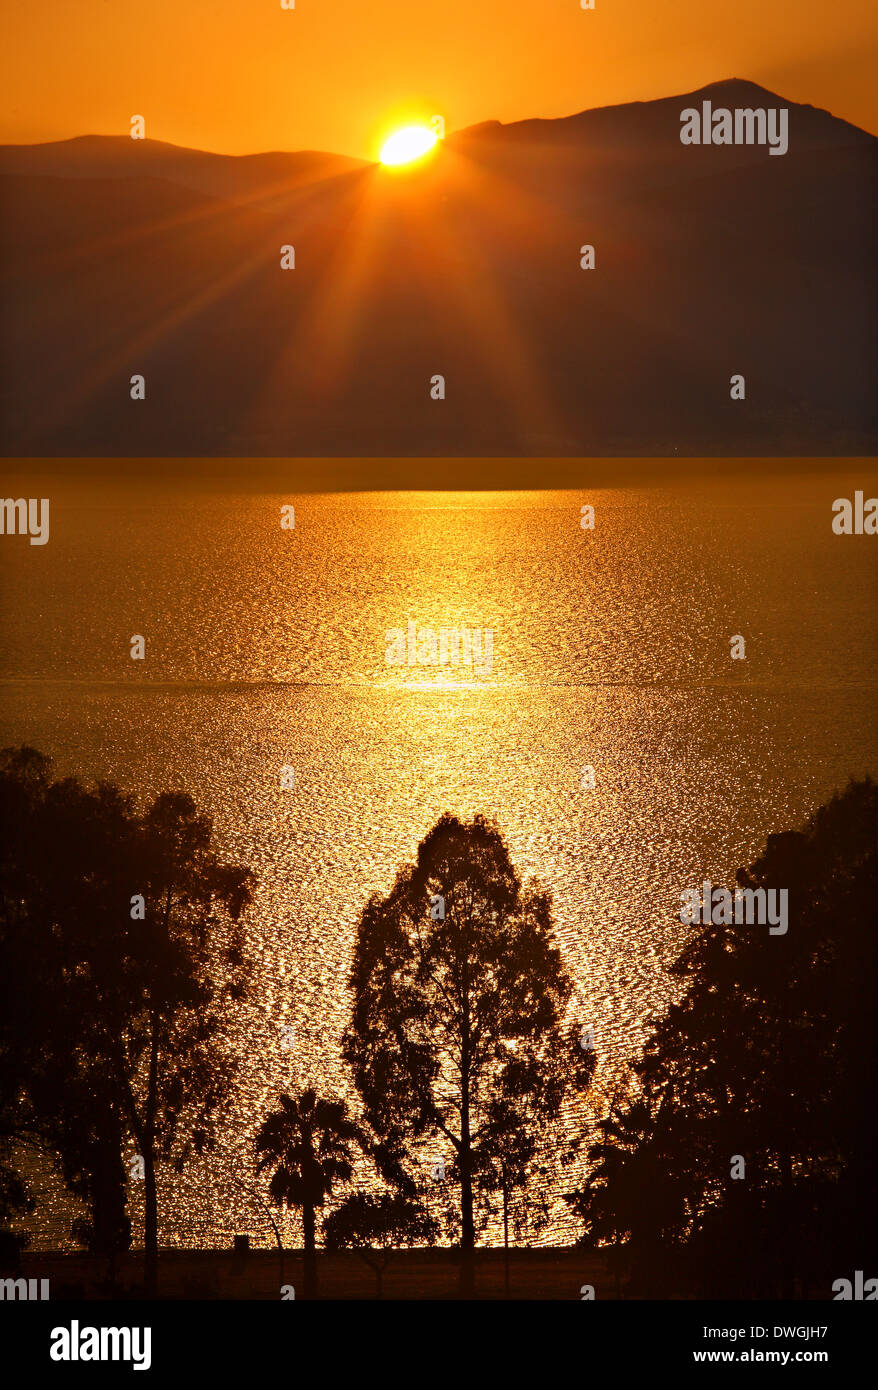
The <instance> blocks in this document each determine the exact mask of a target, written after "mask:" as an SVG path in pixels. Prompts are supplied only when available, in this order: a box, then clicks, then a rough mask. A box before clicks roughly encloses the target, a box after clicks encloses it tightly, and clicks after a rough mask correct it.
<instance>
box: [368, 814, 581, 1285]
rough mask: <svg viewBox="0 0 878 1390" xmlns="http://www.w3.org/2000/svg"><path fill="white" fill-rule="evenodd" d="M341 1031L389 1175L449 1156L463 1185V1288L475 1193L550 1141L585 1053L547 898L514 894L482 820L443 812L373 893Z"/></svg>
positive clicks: (517, 890)
mask: <svg viewBox="0 0 878 1390" xmlns="http://www.w3.org/2000/svg"><path fill="white" fill-rule="evenodd" d="M351 986H352V988H353V993H354V1005H353V1013H352V1018H351V1023H350V1026H349V1028H348V1030H347V1032H346V1034H345V1039H344V1052H345V1057H346V1059H347V1060H348V1062H349V1063H350V1064H351V1066H352V1068H353V1072H354V1077H355V1081H356V1085H357V1088H358V1090H359V1092H360V1095H361V1097H362V1101H363V1111H364V1120H365V1123H366V1124H367V1126H368V1128H369V1130H370V1132H371V1133H372V1134H373V1135H375V1136H377V1144H376V1146H375V1148H374V1149H373V1156H374V1158H375V1161H376V1164H377V1165H378V1167H379V1171H381V1173H382V1176H384V1177H385V1179H387V1180H388V1181H389V1182H391V1184H393V1185H395V1186H396V1187H397V1188H398V1189H399V1190H401V1191H405V1190H408V1191H409V1192H411V1191H413V1190H415V1189H416V1188H417V1186H418V1184H417V1181H416V1179H415V1178H414V1177H413V1176H412V1173H413V1169H416V1170H418V1169H419V1170H420V1172H421V1173H422V1174H423V1171H424V1167H425V1165H431V1164H433V1163H434V1162H439V1161H442V1162H444V1159H445V1157H446V1156H447V1158H448V1169H447V1174H446V1176H447V1178H448V1180H449V1181H453V1182H455V1183H456V1184H457V1185H458V1187H459V1192H460V1205H459V1216H458V1221H457V1223H456V1225H457V1231H458V1234H459V1239H460V1248H461V1280H460V1284H461V1293H462V1295H463V1296H464V1297H466V1296H468V1295H469V1294H470V1293H471V1292H472V1289H473V1261H474V1249H475V1238H476V1221H475V1202H476V1199H477V1197H478V1194H479V1189H480V1185H482V1186H484V1188H485V1190H486V1191H487V1190H490V1189H492V1188H494V1187H495V1186H496V1164H497V1160H498V1158H499V1157H500V1156H502V1155H503V1154H504V1153H506V1154H508V1155H509V1163H510V1170H511V1169H512V1168H515V1169H518V1170H520V1169H521V1168H522V1167H524V1166H526V1165H527V1164H528V1163H529V1162H530V1161H531V1160H532V1159H533V1158H534V1156H535V1155H536V1154H537V1152H538V1151H539V1147H540V1143H541V1141H544V1140H545V1139H546V1137H547V1135H550V1136H551V1137H552V1138H553V1139H554V1138H555V1137H556V1135H555V1130H556V1127H557V1126H558V1122H559V1119H560V1116H561V1110H562V1104H563V1102H564V1099H565V1096H566V1095H567V1094H568V1093H569V1091H570V1090H571V1088H583V1087H585V1086H587V1085H588V1082H589V1079H590V1076H591V1073H592V1070H593V1065H594V1059H593V1054H592V1053H584V1052H583V1050H582V1049H581V1048H580V1047H579V1043H578V1036H577V1035H576V1030H575V1028H574V1027H571V1028H570V1030H569V1031H568V1032H567V1033H566V1034H565V1032H564V1013H565V1009H566V1007H567V1004H568V1001H569V998H570V994H571V985H570V981H569V980H568V977H567V975H566V973H565V971H564V968H563V965H562V960H561V953H560V951H559V949H558V947H557V946H556V944H555V942H554V940H553V934H552V917H551V905H550V900H549V897H548V895H547V894H546V893H544V892H542V891H541V890H540V888H539V887H538V886H537V885H531V886H529V887H527V888H522V885H521V882H520V880H519V878H518V876H517V874H516V873H515V870H514V868H513V866H512V862H511V860H510V857H509V852H508V850H507V848H506V845H505V844H504V841H503V839H502V836H501V835H500V832H499V831H498V830H497V828H496V827H495V826H493V825H492V824H490V823H489V822H488V821H487V820H485V819H484V818H483V817H482V816H476V817H475V819H474V820H473V821H472V822H470V823H468V824H467V823H464V822H462V821H460V820H458V819H457V818H456V817H454V816H451V815H444V816H443V817H442V818H441V819H440V820H439V821H438V823H437V824H436V825H435V826H434V828H433V829H432V830H431V831H430V833H429V834H428V835H427V836H426V838H425V839H424V840H423V841H422V843H421V844H420V846H419V847H418V854H417V861H416V863H415V864H413V865H410V866H407V867H405V868H404V869H402V870H401V871H400V873H399V874H398V876H397V879H396V882H395V883H394V885H393V887H392V889H391V891H390V893H389V894H388V895H387V897H385V898H381V897H379V896H377V895H373V897H372V898H371V899H370V901H369V903H368V904H367V906H366V908H365V910H364V912H363V915H362V918H361V921H360V926H359V934H358V940H357V947H356V952H355V957H354V962H353V967H352V970H351Z"/></svg>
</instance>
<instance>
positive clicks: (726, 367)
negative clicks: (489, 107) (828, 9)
mask: <svg viewBox="0 0 878 1390" xmlns="http://www.w3.org/2000/svg"><path fill="white" fill-rule="evenodd" d="M703 102H710V103H711V104H712V107H713V108H714V109H716V108H728V109H730V110H734V109H738V108H747V109H758V108H768V107H772V106H775V107H776V106H784V107H786V108H787V109H788V110H789V150H788V152H787V153H786V154H784V155H783V156H782V157H772V156H771V155H770V154H769V150H768V148H767V147H766V146H765V145H758V144H754V145H697V146H695V145H686V144H683V143H681V140H680V129H681V119H680V117H681V112H682V111H683V110H685V109H686V108H688V107H695V108H700V107H701V104H702V103H703ZM876 175H878V140H876V139H875V138H874V137H873V136H872V135H870V134H868V133H866V132H864V131H862V130H859V129H857V128H856V127H854V126H851V125H849V124H847V123H846V122H844V121H842V120H839V119H838V118H836V117H834V116H832V115H830V114H829V113H828V112H825V111H821V110H819V109H816V108H814V107H811V106H804V105H797V104H794V103H791V102H788V101H785V99H784V98H783V97H780V96H777V95H776V94H773V93H771V92H768V91H766V90H765V89H763V88H761V87H758V86H756V85H755V84H753V83H749V82H744V81H739V80H737V79H734V80H731V81H728V82H719V83H714V84H712V85H710V86H709V87H706V88H704V89H702V90H700V91H698V92H693V93H689V94H685V95H682V96H674V97H669V98H665V99H662V100H659V101H650V102H636V103H630V104H626V105H622V106H614V107H605V108H601V109H597V110H590V111H583V112H582V113H581V114H578V115H574V116H569V117H565V118H562V119H558V120H526V121H521V122H517V123H513V124H506V125H501V124H500V123H498V122H487V123H485V124H482V125H479V126H474V127H471V128H469V129H467V130H462V131H459V132H457V133H454V134H451V135H449V137H448V138H447V140H445V141H444V142H443V143H442V145H441V146H440V148H439V151H438V153H437V154H436V155H434V156H431V157H429V158H428V159H426V160H425V161H423V162H422V163H420V164H418V165H416V166H411V167H410V168H407V169H403V170H388V169H385V168H384V167H383V166H381V165H376V164H370V163H366V162H363V161H359V160H353V159H347V158H344V157H342V156H340V155H333V154H322V153H319V152H313V151H306V152H299V153H288V154H285V153H279V152H275V153H267V154H259V155H247V156H226V155H218V154H209V153H205V152H203V151H197V150H187V149H181V148H179V147H177V146H174V145H168V144H164V143H162V142H159V141H152V140H131V139H130V138H129V137H128V136H119V137H107V136H85V137H81V138H78V139H74V140H67V141H61V142H57V143H51V144H42V145H28V146H5V147H0V200H2V201H0V224H2V225H0V262H2V267H0V450H2V452H3V453H4V454H6V455H24V456H31V455H36V456H49V455H66V456H95V457H99V456H113V457H115V456H169V457H177V456H184V455H190V456H192V455H199V456H201V455H203V456H211V455H228V456H236V457H237V456H249V455H253V456H260V457H281V456H283V457H288V456H298V457H304V456H318V455H323V456H332V457H360V458H364V457H407V456H412V457H417V456H419V455H426V456H435V457H442V456H448V457H451V456H454V457H478V456H496V457H507V456H510V457H511V456H516V457H534V458H539V457H579V456H598V455H606V456H614V455H636V456H640V455H642V456H667V455H677V456H691V457H694V456H703V455H713V456H732V455H734V456H741V455H752V456H762V455H771V454H777V455H787V456H796V455H820V456H829V455H854V454H874V453H878V449H876V447H875V445H876V442H878V439H876V436H878V413H876V408H875V399H876V392H875V382H876V368H878V352H876V334H875V314H874V308H875V303H876V290H878V283H876V279H878V275H876V264H875V253H874V248H875V244H876V209H878V197H876V194H878V180H876ZM586 246H591V247H593V248H594V257H593V259H594V268H593V269H583V268H582V260H583V259H584V253H583V251H582V248H583V247H586ZM283 247H293V248H294V255H293V256H292V257H291V256H290V255H289V253H288V252H287V253H284V252H283V251H282V248H283ZM284 255H286V260H287V263H288V264H291V263H292V261H293V260H294V267H295V268H294V269H293V268H291V269H282V268H281V261H282V257H283V256H284ZM134 376H142V377H143V378H144V382H145V388H144V389H145V398H144V399H143V400H132V399H131V394H130V392H131V386H130V383H131V379H132V377H134ZM739 376H740V377H743V379H744V387H743V399H733V398H732V396H733V392H732V389H731V381H732V378H733V377H739ZM437 377H442V378H444V399H442V398H439V399H436V398H435V397H436V396H437V395H441V393H440V392H439V388H438V386H437V384H436V378H437ZM738 394H739V395H740V394H741V391H740V388H738Z"/></svg>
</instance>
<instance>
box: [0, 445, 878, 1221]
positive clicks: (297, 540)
mask: <svg viewBox="0 0 878 1390" xmlns="http://www.w3.org/2000/svg"><path fill="white" fill-rule="evenodd" d="M710 466H711V465H706V468H709V467H710ZM870 482H871V493H872V494H874V493H875V492H876V491H878V489H876V487H875V478H874V476H873V477H872V478H871V480H870V478H869V477H868V476H864V475H863V474H862V473H859V474H855V475H853V476H850V477H844V476H842V475H840V474H839V473H835V474H829V473H825V474H819V473H804V472H803V474H802V475H801V476H799V477H792V478H791V477H786V478H783V479H779V478H771V477H761V478H759V477H755V476H744V477H738V478H735V479H726V480H724V481H722V482H707V483H702V484H698V485H694V484H683V483H680V484H674V485H672V486H667V487H659V486H656V487H653V488H643V487H638V488H615V489H603V490H597V491H593V492H590V493H579V492H576V493H572V492H563V493H562V492H552V493H549V492H545V493H494V494H482V493H467V494H463V493H454V494H439V493H425V494H416V493H397V494H357V495H344V496H342V495H334V496H328V495H327V496H300V497H292V496H287V495H266V494H260V495H255V494H254V495H249V494H244V493H235V492H233V491H230V490H229V489H228V488H225V489H221V490H220V489H218V490H216V491H211V490H210V489H209V488H208V487H206V486H205V485H203V484H199V485H197V486H195V485H192V486H186V485H184V484H179V485H176V486H173V487H168V486H166V485H165V484H162V487H161V489H156V488H152V489H151V488H149V487H148V486H147V485H145V484H137V483H130V482H129V483H125V484H122V483H120V484H118V485H113V484H109V483H107V482H106V481H102V482H100V483H98V482H93V483H81V484H78V485H76V486H75V487H73V486H71V485H70V484H69V483H65V484H63V485H62V484H59V483H58V482H57V481H56V482H54V483H53V484H52V486H51V487H50V488H49V489H48V495H49V496H50V497H51V505H52V512H51V524H52V532H51V540H50V543H49V544H48V545H47V546H45V547H42V548H41V547H31V546H28V545H27V543H26V542H25V541H24V540H23V539H21V538H12V537H4V538H3V539H2V540H0V576H2V589H0V594H2V598H0V604H2V608H0V639H2V642H0V645H2V655H0V741H2V743H3V744H10V743H19V742H23V741H28V742H30V743H33V744H35V745H36V746H37V747H39V748H40V749H42V750H43V751H45V752H48V753H51V754H52V755H53V756H54V757H55V758H56V759H57V763H58V770H59V772H63V773H68V772H76V773H79V774H81V775H82V776H84V777H86V778H89V779H90V778H92V777H106V778H110V779H113V780H116V781H118V782H119V783H120V784H121V785H122V786H124V787H126V788H129V789H133V790H137V791H138V792H139V793H140V794H142V795H143V796H144V797H146V796H149V795H151V794H153V793H155V792H156V791H158V790H160V789H162V788H166V787H172V786H183V787H185V788H187V789H188V790H190V791H191V792H192V793H193V795H194V796H195V798H196V800H197V801H198V802H199V804H200V805H201V806H203V807H204V808H205V809H207V810H208V811H209V812H210V813H211V814H212V815H213V816H214V819H215V827H216V833H217V836H218V839H219V841H220V844H221V846H222V848H223V849H224V851H225V852H226V853H227V854H228V855H229V856H230V857H233V858H235V859H237V860H239V861H242V862H246V863H248V864H250V865H252V866H253V868H254V870H255V871H256V873H257V875H258V880H259V887H258V892H257V896H256V900H255V903H254V906H253V908H252V909H251V912H250V917H249V923H250V926H249V938H250V946H251V950H252V952H253V953H254V956H255V958H256V960H257V972H256V973H257V985H256V989H255V992H254V997H253V1000H252V1002H251V1003H250V1004H248V1005H247V1006H246V1008H244V1009H242V1011H241V1012H240V1014H239V1015H238V1016H237V1017H236V1019H235V1020H234V1021H233V1022H232V1026H233V1029H234V1034H235V1038H236V1041H237V1043H238V1044H239V1047H240V1055H241V1074H240V1092H239V1095H238V1097H237V1099H236V1103H235V1107H234V1112H233V1116H232V1119H231V1121H230V1123H229V1128H228V1135H227V1140H226V1142H225V1144H224V1146H223V1150H222V1152H221V1153H219V1154H216V1155H214V1156H213V1157H212V1158H211V1159H210V1160H209V1161H208V1162H206V1163H204V1164H202V1165H200V1166H198V1167H193V1168H191V1169H190V1170H189V1171H188V1172H187V1174H186V1175H185V1176H184V1178H183V1179H173V1180H169V1181H167V1182H166V1183H165V1184H164V1199H163V1202H162V1208H161V1213H160V1219H161V1230H160V1238H161V1240H162V1241H163V1242H164V1243H167V1244H180V1245H190V1244H197V1243H201V1244H206V1245H209V1244H223V1245H224V1244H227V1243H228V1242H229V1241H230V1239H231V1235H232V1233H233V1232H234V1231H238V1230H249V1231H250V1232H251V1233H252V1236H253V1239H254V1240H255V1241H256V1242H257V1243H268V1242H269V1241H270V1231H269V1228H268V1224H267V1220H266V1217H265V1214H264V1212H262V1211H261V1209H260V1207H259V1205H258V1203H256V1202H255V1201H254V1200H253V1199H252V1198H250V1197H249V1196H248V1195H247V1194H246V1193H244V1192H243V1191H241V1190H240V1189H239V1188H238V1187H236V1185H235V1183H234V1180H233V1179H234V1176H235V1175H237V1176H238V1177H242V1176H243V1178H244V1180H245V1181H247V1182H249V1181H252V1159H251V1155H250V1145H251V1143H252V1135H253V1131H254V1128H255V1126H256V1124H257V1123H258V1122H259V1120H260V1119H261V1117H262V1116H263V1115H264V1113H265V1111H266V1109H267V1108H268V1107H269V1106H270V1105H271V1103H272V1102H273V1100H274V1098H275V1097H276V1094H277V1092H278V1090H279V1089H281V1088H288V1087H291V1086H297V1085H301V1084H304V1083H306V1082H312V1083H314V1084H316V1085H317V1086H318V1087H319V1089H321V1090H322V1091H323V1092H324V1093H333V1092H334V1093H339V1094H346V1095H350V1094H351V1087H350V1082H349V1079H348V1077H347V1075H346V1073H345V1069H344V1067H343V1064H342V1063H341V1061H340V1058H339V1040H340V1037H341V1034H342V1031H343V1029H344V1027H345V1024H346V1021H347V1015H348V1010H349V998H348V993H347V988H346V978H347V972H348V967H349V962H350V958H351V951H352V946H353V942H354V936H355V931H356V925H357V920H358V915H359V912H360V910H361V908H362V906H363V904H364V903H365V901H366V899H367V897H368V896H369V894H370V892H372V891H373V890H375V889H377V890H379V891H381V890H386V889H387V888H388V887H389V886H390V884H391V882H392V880H393V877H394V874H395V871H396V869H397V867H398V866H399V865H401V864H402V863H404V862H405V861H406V860H408V859H410V858H411V857H412V856H413V854H414V852H415V849H416V846H417V844H418V841H419V840H420V839H421V838H422V837H423V835H424V834H425V832H426V831H427V830H428V829H429V828H430V826H431V825H432V824H433V823H434V821H435V820H436V818H437V817H438V816H439V815H440V814H441V813H442V812H443V811H445V810H450V811H454V812H456V813H458V814H459V815H462V816H470V815H472V814H473V813H475V812H477V811H481V812H484V813H486V814H488V815H489V816H492V817H494V818H495V819H496V821H497V823H498V824H499V826H500V828H501V830H502V832H503V834H504V836H505V837H506V839H507V842H508V844H509V846H510V848H511V852H512V855H513V859H514V862H515V864H516V866H517V868H518V870H519V871H520V873H521V874H522V875H523V876H525V877H526V876H528V875H530V874H536V875H537V876H539V878H540V879H541V880H542V881H543V883H544V884H545V885H546V886H547V887H549V888H550V889H551V891H552V893H553V895H554V904H555V920H556V925H557V931H558V935H559V938H560V940H561V943H562V945H563V951H564V956H565V960H566V964H567V968H568V970H569V971H570V973H571V975H572V976H573V978H574V980H575V983H576V999H575V1003H574V1006H573V1008H574V1012H575V1015H576V1017H577V1019H578V1020H582V1021H583V1022H587V1023H590V1024H591V1025H592V1026H593V1028H594V1032H595V1039H596V1046H597V1050H598V1054H599V1057H600V1059H601V1073H600V1076H599V1080H601V1084H604V1081H605V1079H606V1077H607V1076H608V1075H609V1074H610V1073H611V1072H612V1071H613V1069H614V1066H615V1064H616V1063H617V1062H618V1061H619V1060H620V1059H622V1058H624V1057H626V1056H630V1055H633V1054H634V1053H635V1052H636V1049H637V1046H638V1044H639V1042H640V1041H641V1040H642V1038H643V1035H644V1032H645V1030H646V1027H647V1022H648V1019H649V1017H650V1015H651V1014H653V1013H654V1012H655V1011H657V1010H660V1009H661V1008H662V1007H663V1005H664V1004H665V1003H666V1002H667V1000H668V999H669V998H670V997H671V984H670V981H669V980H668V978H667V977H666V975H665V973H664V971H665V966H666V965H667V964H668V963H669V962H670V961H671V960H672V959H673V957H674V955H675V954H676V952H677V950H678V948H679V946H680V944H681V940H682V933H683V931H684V929H683V928H681V927H680V925H679V922H678V921H677V912H678V910H679V893H680V889H681V887H683V886H686V885H689V884H696V883H699V882H700V881H701V879H702V878H703V877H711V878H713V879H714V880H715V881H722V880H723V878H724V877H726V878H728V877H729V876H730V875H731V874H733V872H734V870H735V869H736V868H737V867H738V866H739V865H740V864H744V863H746V862H748V861H749V860H751V859H752V858H753V857H754V855H755V853H756V851H757V850H758V849H759V847H760V845H761V844H762V843H763V841H764V838H765V835H766V834H767V833H768V832H770V831H773V830H777V829H783V828H786V827H789V826H792V825H795V824H797V823H799V822H800V821H801V820H802V819H803V817H804V816H806V815H807V814H808V813H809V812H810V810H812V809H813V808H815V807H816V806H817V805H818V804H819V803H820V802H821V801H822V800H824V799H825V798H826V796H827V795H828V794H829V793H831V792H832V791H833V790H834V789H835V788H838V787H841V786H842V785H843V784H844V783H845V782H846V780H847V778H848V777H849V776H851V775H862V774H863V773H865V772H867V771H871V772H873V773H875V772H876V771H878V720H876V716H875V686H876V666H875V658H876V653H878V605H876V602H875V600H876V580H878V564H876V556H878V538H874V537H865V536H864V537H857V536H854V537H839V536H835V535H833V533H832V531H831V527H830V522H831V504H832V501H833V499H834V498H836V497H839V496H852V495H853V490H854V488H856V487H861V488H863V487H865V488H866V490H867V495H871V494H870V493H869V487H870ZM6 491H7V492H8V491H9V488H8V485H7V487H6ZM19 491H24V492H26V493H28V494H32V493H33V491H34V489H33V488H28V486H27V484H22V486H21V487H20V488H19ZM40 495H47V492H46V489H42V490H41V492H40ZM289 502H292V503H294V504H295V508H296V523H295V529H294V530H293V531H285V530H282V529H281V527H280V508H281V505H282V504H284V503H289ZM584 502H589V503H591V504H593V505H594V506H595V509H596V526H595V529H594V531H584V530H582V529H581V527H580V506H581V504H582V503H584ZM409 620H414V621H416V622H417V623H418V624H419V625H421V626H424V627H430V628H433V629H439V628H441V627H450V626H455V625H456V626H467V627H469V628H484V629H487V628H490V629H492V631H493V634H494V656H493V668H492V670H491V672H490V674H487V675H484V676H479V675H478V674H477V673H474V672H473V671H471V670H469V671H468V670H465V669H464V668H457V669H454V668H450V667H449V668H444V669H441V670H436V669H434V668H427V667H417V666H416V667H409V666H403V667H394V666H388V664H387V662H386V659H385V652H386V645H387V644H386V636H385V634H386V632H387V630H388V629H391V628H405V627H406V625H407V623H408V622H409ZM134 633H140V634H143V635H144V636H145V638H146V644H147V645H146V656H147V659H146V661H145V662H132V661H131V660H130V658H129V655H128V652H129V638H130V637H131V635H132V634H134ZM738 633H740V634H742V635H743V636H744V637H745V638H746V641H747V657H746V660H744V661H732V660H731V659H730V637H731V636H732V635H733V634H738ZM284 764H288V765H291V766H293V767H294V768H295V772H296V788H295V790H294V791H292V792H282V791H281V790H280V789H279V769H280V767H281V766H282V765H284ZM586 764H591V765H592V766H593V767H594V769H595V775H596V781H597V785H596V787H595V789H594V790H593V791H583V790H581V788H580V778H581V773H582V769H583V767H584V766H585V765H586ZM285 1022H286V1023H289V1022H294V1023H295V1024H296V1026H297V1038H298V1042H297V1047H296V1050H295V1052H294V1053H290V1052H289V1051H285V1050H284V1048H283V1046H282V1042H283V1037H282V1032H281V1024H282V1023H285ZM598 1108H599V1106H598ZM583 1118H586V1117H583ZM570 1185H571V1181H570V1177H569V1175H567V1177H566V1178H565V1181H564V1186H565V1188H566V1189H569V1186H570ZM40 1188H41V1191H42V1193H43V1196H42V1204H41V1209H40V1212H39V1213H38V1218H36V1219H35V1222H34V1225H35V1226H36V1227H37V1238H36V1240H35V1244H36V1245H40V1244H53V1243H55V1244H57V1243H63V1241H64V1239H65V1237H66V1233H67V1230H68V1228H69V1221H70V1207H69V1204H68V1202H67V1200H66V1198H65V1197H64V1195H63V1193H59V1191H58V1190H57V1188H56V1187H55V1186H54V1184H52V1183H50V1182H49V1181H48V1180H47V1179H45V1178H41V1179H40ZM570 1234H571V1227H570V1225H569V1222H568V1220H567V1218H566V1212H565V1210H564V1208H563V1206H561V1205H560V1204H558V1203H556V1205H555V1208H554V1222H553V1225H552V1226H551V1227H550V1229H549V1231H548V1232H547V1233H544V1235H543V1237H542V1239H543V1240H547V1239H550V1238H567V1237H569V1236H570ZM287 1235H288V1239H289V1240H290V1243H295V1241H296V1239H297V1229H296V1226H295V1225H294V1224H292V1223H291V1224H289V1225H288V1227H287ZM489 1238H490V1233H489Z"/></svg>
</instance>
